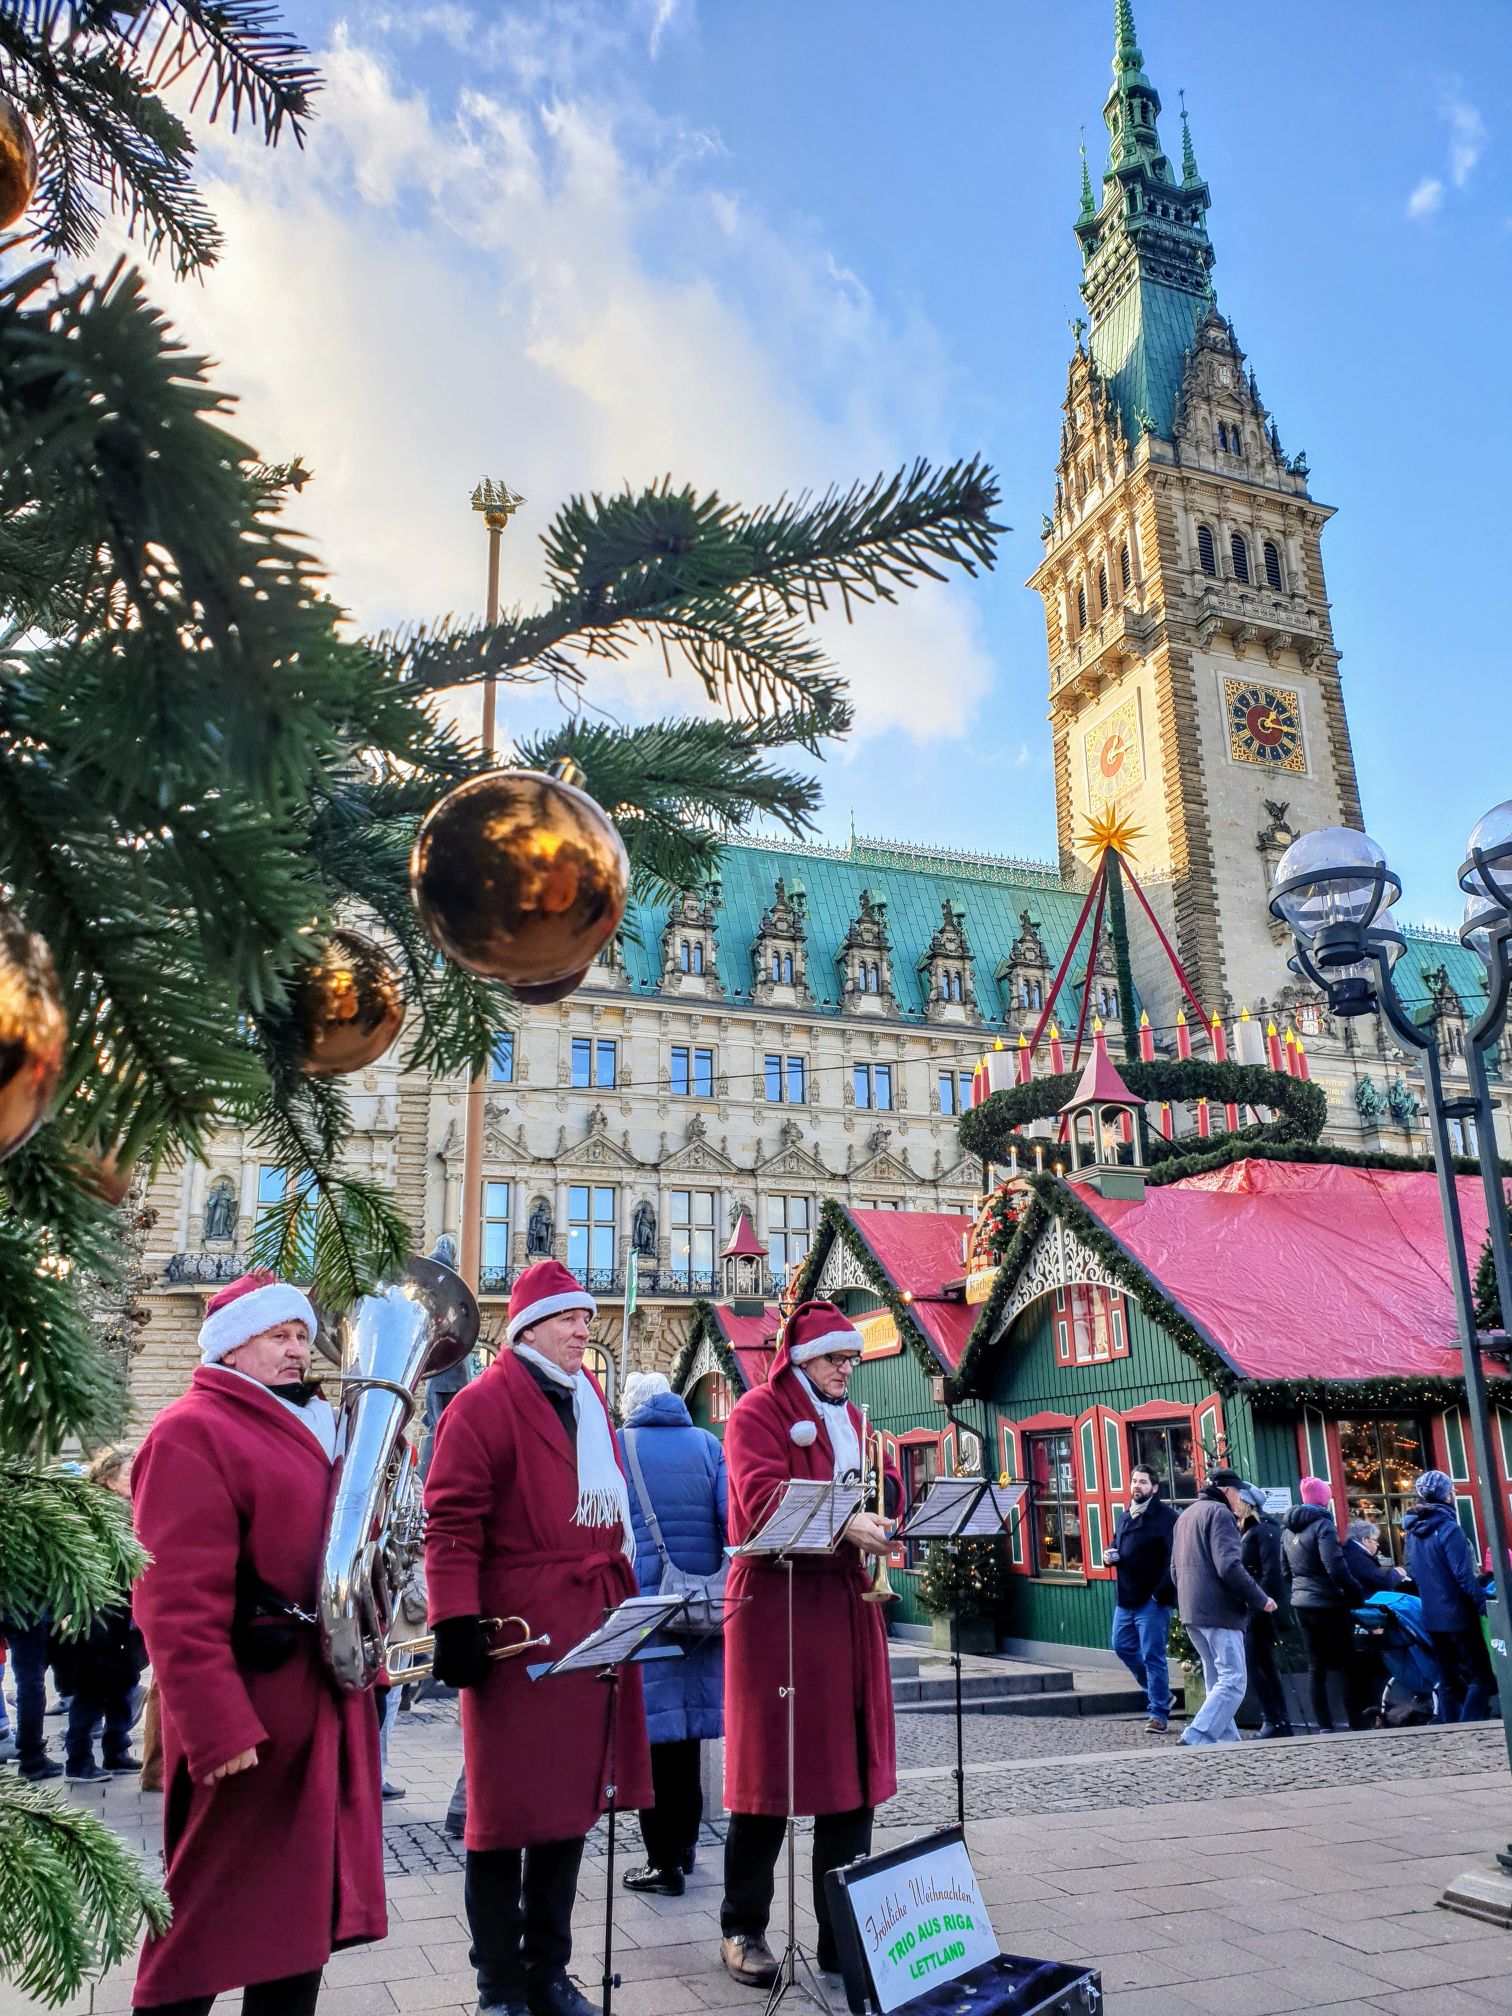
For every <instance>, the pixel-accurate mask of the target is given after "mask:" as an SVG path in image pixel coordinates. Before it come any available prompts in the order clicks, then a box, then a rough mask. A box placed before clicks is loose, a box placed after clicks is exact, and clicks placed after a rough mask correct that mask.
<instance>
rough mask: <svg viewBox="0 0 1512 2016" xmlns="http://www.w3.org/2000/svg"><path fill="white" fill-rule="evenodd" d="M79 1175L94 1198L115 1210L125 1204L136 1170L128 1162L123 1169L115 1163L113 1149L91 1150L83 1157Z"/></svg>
mask: <svg viewBox="0 0 1512 2016" xmlns="http://www.w3.org/2000/svg"><path fill="white" fill-rule="evenodd" d="M80 1173H81V1175H82V1177H83V1180H84V1185H85V1187H86V1189H89V1190H92V1191H93V1192H94V1194H95V1195H96V1197H98V1198H99V1199H100V1200H101V1201H102V1202H103V1203H106V1204H108V1205H110V1207H111V1209H112V1210H115V1209H116V1208H117V1207H118V1206H120V1205H121V1204H124V1203H125V1201H126V1192H127V1191H128V1190H129V1189H130V1188H131V1179H132V1177H133V1176H134V1175H135V1174H136V1168H135V1166H134V1164H132V1163H130V1162H128V1163H126V1164H125V1165H124V1167H123V1166H122V1164H120V1163H119V1162H117V1160H116V1152H115V1150H114V1148H106V1149H104V1150H99V1149H91V1150H90V1151H89V1153H88V1154H86V1155H85V1157H84V1166H83V1169H82V1171H81V1172H80Z"/></svg>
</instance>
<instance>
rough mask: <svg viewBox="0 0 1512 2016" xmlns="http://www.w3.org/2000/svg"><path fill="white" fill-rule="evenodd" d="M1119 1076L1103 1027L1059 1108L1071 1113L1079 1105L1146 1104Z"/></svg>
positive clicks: (1063, 1111) (1138, 1105)
mask: <svg viewBox="0 0 1512 2016" xmlns="http://www.w3.org/2000/svg"><path fill="white" fill-rule="evenodd" d="M1144 1103H1145V1102H1144V1101H1143V1099H1136V1098H1135V1096H1134V1094H1133V1093H1132V1092H1131V1091H1130V1090H1129V1088H1128V1086H1127V1085H1125V1083H1124V1081H1123V1079H1122V1078H1121V1077H1120V1076H1119V1072H1118V1066H1117V1065H1116V1064H1115V1063H1114V1062H1113V1059H1112V1058H1111V1057H1110V1056H1109V1055H1108V1042H1107V1038H1106V1037H1105V1036H1104V1034H1103V1032H1102V1030H1101V1029H1098V1030H1096V1031H1095V1032H1094V1033H1093V1037H1092V1055H1091V1056H1090V1057H1089V1058H1088V1059H1087V1061H1086V1063H1085V1064H1084V1065H1083V1066H1082V1074H1081V1078H1080V1080H1079V1081H1078V1083H1077V1087H1076V1090H1075V1091H1074V1092H1073V1093H1072V1094H1071V1097H1070V1098H1069V1099H1068V1100H1067V1101H1066V1103H1065V1105H1064V1106H1062V1108H1061V1109H1060V1110H1061V1111H1062V1113H1070V1112H1072V1111H1074V1109H1075V1108H1076V1107H1078V1106H1132V1107H1135V1108H1138V1107H1140V1106H1143V1104H1144Z"/></svg>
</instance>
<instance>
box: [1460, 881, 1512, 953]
mask: <svg viewBox="0 0 1512 2016" xmlns="http://www.w3.org/2000/svg"><path fill="white" fill-rule="evenodd" d="M1506 921H1507V920H1506V915H1505V913H1504V912H1503V910H1502V908H1501V906H1500V904H1498V903H1493V902H1492V900H1491V899H1490V897H1489V896H1484V895H1482V894H1481V892H1480V891H1479V890H1478V889H1472V890H1471V892H1470V894H1469V895H1468V896H1467V897H1466V898H1465V916H1464V921H1463V923H1462V924H1461V925H1460V934H1459V936H1460V943H1461V945H1463V946H1465V947H1466V948H1467V949H1468V950H1469V951H1471V952H1473V953H1474V954H1475V955H1476V957H1477V958H1478V959H1479V960H1480V961H1481V963H1482V965H1484V966H1486V967H1488V968H1489V966H1490V964H1491V937H1492V933H1493V932H1495V931H1497V930H1499V929H1500V927H1501V926H1502V925H1503V924H1505V923H1506Z"/></svg>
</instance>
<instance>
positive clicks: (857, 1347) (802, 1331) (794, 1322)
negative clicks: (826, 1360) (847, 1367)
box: [772, 1302, 861, 1379]
mask: <svg viewBox="0 0 1512 2016" xmlns="http://www.w3.org/2000/svg"><path fill="white" fill-rule="evenodd" d="M840 1351H845V1352H852V1353H854V1354H855V1355H856V1356H857V1357H859V1356H860V1354H861V1333H860V1331H859V1330H858V1329H857V1328H856V1326H855V1324H854V1323H852V1322H851V1320H850V1318H849V1317H848V1316H847V1315H846V1314H845V1312H844V1310H843V1309H839V1308H837V1307H836V1306H835V1304H834V1303H833V1302H800V1303H799V1304H798V1307H797V1308H796V1309H795V1310H794V1311H793V1313H792V1315H791V1316H789V1318H788V1320H787V1322H786V1323H785V1324H784V1326H783V1332H782V1342H781V1344H780V1345H779V1346H778V1350H777V1356H776V1357H775V1358H774V1359H773V1361H772V1377H773V1378H774V1379H775V1378H776V1377H777V1375H778V1373H779V1372H785V1371H786V1370H787V1368H788V1366H789V1365H804V1364H806V1363H807V1362H808V1360H809V1359H810V1358H823V1357H826V1356H828V1355H829V1354H830V1353H831V1352H840Z"/></svg>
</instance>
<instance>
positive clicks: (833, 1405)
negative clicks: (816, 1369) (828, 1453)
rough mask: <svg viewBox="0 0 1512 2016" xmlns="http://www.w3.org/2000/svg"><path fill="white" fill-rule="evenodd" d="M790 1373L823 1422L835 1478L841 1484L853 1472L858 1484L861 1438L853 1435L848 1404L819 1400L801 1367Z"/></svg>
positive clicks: (794, 1368)
mask: <svg viewBox="0 0 1512 2016" xmlns="http://www.w3.org/2000/svg"><path fill="white" fill-rule="evenodd" d="M793 1370H794V1371H795V1372H796V1373H797V1374H798V1377H799V1378H800V1379H801V1380H802V1381H803V1384H804V1388H805V1390H806V1391H807V1393H808V1394H809V1397H810V1398H811V1399H812V1400H813V1403H814V1412H815V1413H816V1414H817V1415H818V1416H819V1419H820V1420H821V1421H822V1422H823V1423H824V1432H825V1434H826V1435H828V1437H829V1440H830V1448H831V1450H832V1451H833V1452H834V1458H835V1475H836V1476H837V1477H838V1478H839V1479H840V1480H841V1481H842V1482H844V1480H845V1478H846V1477H847V1476H849V1475H851V1473H852V1472H854V1474H855V1476H856V1479H857V1481H858V1482H859V1480H860V1477H861V1437H860V1436H859V1435H858V1434H857V1433H856V1427H855V1423H854V1422H853V1421H852V1420H851V1417H850V1403H849V1402H848V1401H846V1400H822V1399H821V1398H820V1397H819V1393H818V1389H817V1388H816V1387H815V1385H814V1382H813V1380H812V1379H810V1378H809V1376H808V1374H807V1373H806V1372H805V1371H804V1369H803V1367H802V1366H801V1365H795V1366H794V1367H793Z"/></svg>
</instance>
